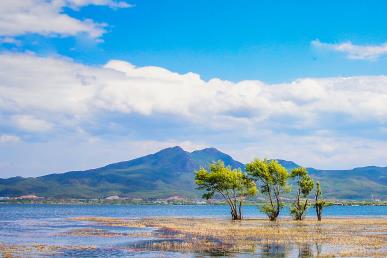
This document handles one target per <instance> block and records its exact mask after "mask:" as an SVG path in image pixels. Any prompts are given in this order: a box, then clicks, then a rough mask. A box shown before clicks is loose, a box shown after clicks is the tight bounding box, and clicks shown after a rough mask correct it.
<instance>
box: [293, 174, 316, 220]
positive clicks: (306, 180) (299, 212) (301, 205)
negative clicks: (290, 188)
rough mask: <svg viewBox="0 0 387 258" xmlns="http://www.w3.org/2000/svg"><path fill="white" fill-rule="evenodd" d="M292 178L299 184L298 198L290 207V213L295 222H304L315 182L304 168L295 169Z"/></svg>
mask: <svg viewBox="0 0 387 258" xmlns="http://www.w3.org/2000/svg"><path fill="white" fill-rule="evenodd" d="M290 177H291V178H294V179H295V180H296V183H297V197H296V200H295V202H294V203H293V204H292V206H291V207H290V213H291V214H292V216H293V218H294V219H295V220H303V219H304V217H305V213H306V210H307V209H308V207H309V204H308V199H307V197H308V195H309V194H310V192H311V191H312V189H313V187H314V181H313V179H312V178H311V177H310V176H309V174H308V171H307V170H306V168H303V167H299V168H295V169H293V170H292V171H291V174H290Z"/></svg>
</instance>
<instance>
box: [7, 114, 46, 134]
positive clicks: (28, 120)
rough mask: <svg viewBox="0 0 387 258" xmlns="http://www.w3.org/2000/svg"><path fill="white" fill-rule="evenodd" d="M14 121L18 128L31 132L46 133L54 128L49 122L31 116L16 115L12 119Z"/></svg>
mask: <svg viewBox="0 0 387 258" xmlns="http://www.w3.org/2000/svg"><path fill="white" fill-rule="evenodd" d="M12 121H13V122H14V123H15V125H16V127H17V128H19V129H22V130H25V131H30V132H46V131H49V130H51V128H52V125H51V124H50V123H49V122H47V121H44V120H42V119H39V118H36V117H34V116H31V115H16V116H13V117H12Z"/></svg>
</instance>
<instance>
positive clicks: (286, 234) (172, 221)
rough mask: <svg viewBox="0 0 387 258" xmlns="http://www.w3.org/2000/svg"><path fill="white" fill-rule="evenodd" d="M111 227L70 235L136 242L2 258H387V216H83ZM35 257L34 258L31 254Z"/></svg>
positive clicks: (17, 250)
mask: <svg viewBox="0 0 387 258" xmlns="http://www.w3.org/2000/svg"><path fill="white" fill-rule="evenodd" d="M72 220H76V221H87V222H92V224H97V225H103V226H106V228H104V229H98V228H93V227H92V225H90V227H87V228H79V229H72V230H70V231H67V232H64V233H63V235H64V236H67V235H68V236H75V237H101V238H114V237H120V238H121V237H123V238H125V237H127V238H128V239H131V240H133V239H135V240H136V241H129V242H128V244H125V245H119V246H114V247H113V249H112V250H110V249H109V250H105V249H103V248H102V249H101V248H99V247H98V246H92V245H90V246H58V245H43V244H34V245H28V246H26V245H17V244H15V245H8V244H7V245H6V244H1V243H0V257H31V256H33V257H36V256H37V257H40V256H47V255H48V256H50V255H54V254H61V253H62V254H70V256H84V257H85V256H94V255H95V254H98V255H106V252H107V251H108V252H118V253H119V252H121V251H124V253H125V252H129V253H132V252H137V251H140V252H156V254H157V253H158V252H164V251H166V252H180V253H192V254H199V255H214V256H219V255H223V256H224V255H233V254H237V253H238V254H246V255H252V256H262V257H269V256H276V257H278V256H281V257H287V256H290V257H294V256H298V257H313V256H318V257H332V256H336V257H337V256H339V257H387V220H386V218H327V219H325V220H323V221H321V222H318V221H316V220H314V219H306V220H304V221H293V220H291V219H281V220H279V221H277V222H270V221H268V220H266V219H245V220H242V221H231V220H228V219H219V218H147V219H118V218H108V217H106V218H105V217H80V218H73V219H72ZM117 226H119V227H130V228H139V229H140V228H149V230H145V231H143V230H140V231H135V232H130V230H129V231H120V232H114V229H113V228H112V231H110V230H109V227H117ZM31 254H32V255H31Z"/></svg>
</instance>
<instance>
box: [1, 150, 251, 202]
mask: <svg viewBox="0 0 387 258" xmlns="http://www.w3.org/2000/svg"><path fill="white" fill-rule="evenodd" d="M217 160H223V161H224V163H225V164H226V165H227V166H232V167H236V168H237V167H238V168H243V167H244V165H243V164H242V163H240V162H238V161H235V160H234V159H233V158H232V157H230V156H229V155H227V154H225V153H222V152H220V151H218V150H217V149H215V148H207V149H203V150H199V151H194V152H191V153H190V152H187V151H184V150H183V149H182V148H180V147H173V148H167V149H164V150H161V151H159V152H157V153H155V154H151V155H147V156H144V157H141V158H137V159H133V160H129V161H124V162H119V163H114V164H110V165H107V166H105V167H101V168H97V169H90V170H86V171H72V172H67V173H63V174H50V175H46V176H41V177H36V178H22V177H13V178H9V179H0V196H20V195H26V194H35V195H37V196H44V197H53V198H102V197H106V196H110V195H119V196H129V197H140V198H144V197H146V198H161V197H168V196H172V195H182V196H186V197H197V196H198V193H197V191H196V190H195V185H194V180H193V179H194V172H193V171H194V170H196V169H199V168H200V167H207V166H208V164H210V163H211V162H213V161H217Z"/></svg>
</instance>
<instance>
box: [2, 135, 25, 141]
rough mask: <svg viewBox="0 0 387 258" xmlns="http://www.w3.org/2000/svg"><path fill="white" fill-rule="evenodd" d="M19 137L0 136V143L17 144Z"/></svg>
mask: <svg viewBox="0 0 387 258" xmlns="http://www.w3.org/2000/svg"><path fill="white" fill-rule="evenodd" d="M19 141H20V137H18V136H16V135H10V134H0V143H9V142H19Z"/></svg>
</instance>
